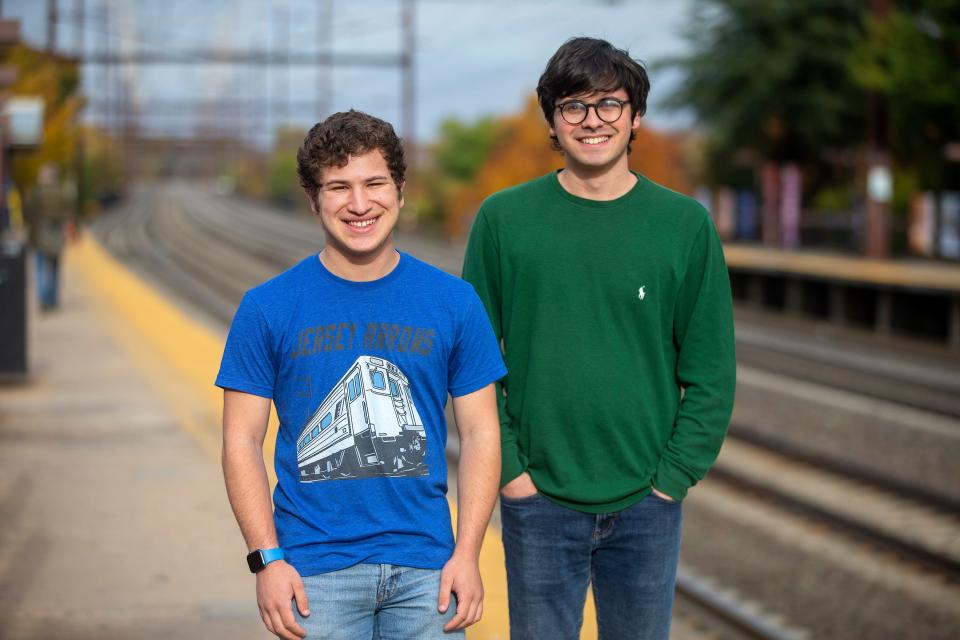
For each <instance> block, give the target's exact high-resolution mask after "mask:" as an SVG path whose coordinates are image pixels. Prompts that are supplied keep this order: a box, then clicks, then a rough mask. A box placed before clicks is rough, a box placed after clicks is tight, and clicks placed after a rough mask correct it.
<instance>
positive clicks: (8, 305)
mask: <svg viewBox="0 0 960 640" xmlns="http://www.w3.org/2000/svg"><path fill="white" fill-rule="evenodd" d="M26 266H27V252H26V249H25V247H24V246H23V244H21V243H19V242H9V241H5V242H0V381H18V380H23V379H25V378H26V376H27V269H26Z"/></svg>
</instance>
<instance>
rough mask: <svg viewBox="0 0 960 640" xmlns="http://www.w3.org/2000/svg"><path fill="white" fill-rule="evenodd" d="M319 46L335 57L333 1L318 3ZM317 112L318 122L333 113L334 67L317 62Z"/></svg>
mask: <svg viewBox="0 0 960 640" xmlns="http://www.w3.org/2000/svg"><path fill="white" fill-rule="evenodd" d="M317 13H318V20H317V46H318V47H321V50H322V51H325V52H326V54H327V58H328V59H331V58H332V57H333V0H322V1H321V2H318V3H317ZM317 111H318V113H316V114H314V117H315V119H316V120H318V121H319V120H321V119H323V118H326V117H327V116H329V115H330V114H331V113H332V112H333V67H332V66H331V65H328V64H323V61H322V60H317Z"/></svg>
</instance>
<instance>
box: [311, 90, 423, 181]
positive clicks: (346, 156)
mask: <svg viewBox="0 0 960 640" xmlns="http://www.w3.org/2000/svg"><path fill="white" fill-rule="evenodd" d="M374 149H376V150H378V151H380V153H382V154H383V159H384V160H386V161H387V168H388V169H389V170H390V176H391V177H392V178H393V182H394V184H396V185H397V190H399V189H400V187H401V186H402V185H403V182H404V179H405V175H406V172H407V163H406V161H405V160H404V158H403V144H402V143H401V140H400V138H399V137H397V134H396V132H394V130H393V127H392V126H391V125H390V123H389V122H386V121H384V120H381V119H380V118H375V117H373V116H371V115H369V114H366V113H364V112H362V111H356V110H354V109H351V110H350V111H345V112H344V111H341V112H340V113H335V114H333V115H331V116H330V117H329V118H327V119H326V120H324V121H323V122H318V123H317V124H315V125H313V128H312V129H310V132H309V133H308V134H307V137H306V138H304V140H303V145H302V146H301V147H300V149H299V150H298V151H297V176H298V177H299V178H300V186H302V187H303V188H304V189H306V190H307V193H309V194H310V198H311V199H314V198H316V197H317V192H318V191H319V190H320V187H321V186H323V185H322V184H321V183H320V173H321V172H322V171H323V170H324V169H325V168H327V167H345V166H346V165H347V162H349V160H350V156H359V155H363V154H365V153H369V152H370V151H373V150H374Z"/></svg>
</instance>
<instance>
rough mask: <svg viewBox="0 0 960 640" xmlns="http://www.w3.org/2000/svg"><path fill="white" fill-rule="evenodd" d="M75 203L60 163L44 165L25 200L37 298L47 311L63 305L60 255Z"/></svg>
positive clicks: (70, 226)
mask: <svg viewBox="0 0 960 640" xmlns="http://www.w3.org/2000/svg"><path fill="white" fill-rule="evenodd" d="M73 206H74V203H73V196H72V194H70V193H69V192H68V189H67V188H66V187H65V186H64V185H62V184H61V183H60V181H59V172H58V170H57V167H56V165H54V164H50V163H48V164H45V165H43V166H42V167H40V172H39V173H38V174H37V184H36V186H34V188H33V189H32V190H31V191H30V192H29V194H28V195H27V197H26V199H25V200H24V202H23V216H24V221H25V222H26V224H27V229H28V234H29V235H28V239H29V243H30V246H31V247H32V248H33V252H34V255H35V256H36V279H37V297H38V299H39V300H40V308H41V309H42V310H44V311H50V310H53V309H56V308H57V307H58V306H59V305H60V254H61V253H63V247H64V244H66V240H67V236H68V234H69V233H70V231H71V228H72V225H73Z"/></svg>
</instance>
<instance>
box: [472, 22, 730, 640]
mask: <svg viewBox="0 0 960 640" xmlns="http://www.w3.org/2000/svg"><path fill="white" fill-rule="evenodd" d="M648 90H649V81H648V79H647V74H646V71H645V70H644V69H643V67H642V66H641V65H640V64H639V63H637V62H636V61H634V60H633V59H631V58H630V56H629V55H628V54H627V53H626V52H625V51H622V50H619V49H616V48H614V47H613V46H611V45H610V44H609V43H608V42H605V41H603V40H597V39H593V38H575V39H572V40H570V41H568V42H566V43H565V44H564V45H563V46H561V47H560V49H559V50H558V51H557V52H556V53H555V54H554V56H553V57H552V58H551V59H550V61H549V62H548V64H547V68H546V70H545V71H544V73H543V75H542V76H541V78H540V82H539V85H538V86H537V94H538V96H539V100H540V104H541V107H542V108H543V112H544V116H545V117H546V119H547V122H548V124H549V126H550V136H551V138H552V139H553V142H554V146H555V148H557V149H559V150H560V151H561V152H562V153H563V159H564V168H563V169H562V170H560V171H558V172H557V173H551V174H549V175H546V176H543V177H540V178H537V179H535V180H532V181H530V182H527V183H524V184H521V185H518V186H516V187H513V188H510V189H506V190H504V191H501V192H499V193H496V194H494V195H492V196H490V197H489V198H488V199H487V200H486V201H485V202H484V203H483V205H482V207H481V209H480V211H479V212H478V214H477V218H476V220H475V222H474V225H473V229H472V231H471V235H470V242H469V245H468V248H467V255H466V260H465V264H464V270H463V276H464V278H465V279H467V280H468V281H469V282H471V283H472V284H473V285H474V287H475V288H476V290H477V292H478V293H479V294H480V297H481V299H482V300H483V301H484V304H485V306H486V309H487V312H488V314H489V315H490V319H491V322H492V324H493V327H494V332H495V333H496V335H497V337H498V338H500V339H501V340H502V344H503V348H504V351H505V358H506V363H507V368H508V370H509V374H508V376H507V377H506V378H505V379H504V382H503V388H502V393H501V394H498V396H499V401H500V405H501V406H500V409H501V439H502V452H503V471H502V478H501V521H502V524H503V542H504V550H505V552H506V563H507V580H508V587H509V603H510V632H511V638H513V639H514V640H522V639H525V638H551V639H554V638H555V639H563V638H577V637H579V631H580V627H581V624H582V620H583V603H584V599H585V597H586V590H587V585H588V584H589V583H591V582H592V584H593V590H594V594H595V599H596V609H597V618H598V626H599V632H600V637H601V638H605V639H613V638H618V639H619V638H644V639H653V638H663V639H666V638H667V637H668V635H669V628H670V617H671V608H672V603H673V591H674V584H675V580H676V568H677V561H678V557H679V550H680V528H681V520H682V517H681V505H680V502H681V501H682V500H683V498H684V497H685V496H686V493H687V490H688V489H689V488H690V487H691V486H693V485H694V484H695V483H696V482H698V481H699V480H700V479H702V478H703V476H704V475H705V474H706V472H707V470H708V469H709V468H710V466H711V465H712V464H713V462H714V460H715V459H716V456H717V453H718V452H719V450H720V445H721V443H722V441H723V437H724V434H725V433H726V429H727V424H728V421H729V419H730V413H731V410H732V405H733V396H734V387H735V375H736V365H735V357H734V337H733V316H732V305H731V295H730V283H729V278H728V275H727V270H726V265H725V263H724V259H723V249H722V247H721V245H720V241H719V238H718V236H717V234H716V231H715V229H714V226H713V223H712V222H711V220H710V217H709V215H708V214H707V212H706V211H705V210H704V209H703V207H701V206H700V205H699V204H698V203H697V202H696V201H695V200H693V199H691V198H688V197H686V196H683V195H680V194H677V193H675V192H673V191H670V190H668V189H666V188H664V187H661V186H659V185H657V184H655V183H653V182H651V181H650V180H648V179H647V178H645V177H644V176H642V175H640V174H638V173H634V172H632V171H630V169H629V168H628V164H627V155H628V153H630V142H631V140H633V139H634V137H635V134H634V130H635V129H636V128H637V127H639V125H640V118H641V116H642V115H643V113H644V111H645V109H646V97H647V93H648ZM641 152H642V150H641Z"/></svg>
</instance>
